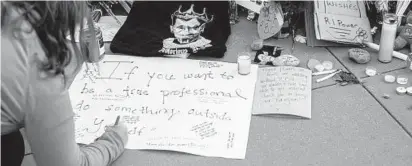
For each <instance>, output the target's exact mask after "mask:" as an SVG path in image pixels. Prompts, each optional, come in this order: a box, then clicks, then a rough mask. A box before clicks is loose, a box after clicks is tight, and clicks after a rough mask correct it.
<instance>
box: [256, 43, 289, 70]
mask: <svg viewBox="0 0 412 166" xmlns="http://www.w3.org/2000/svg"><path fill="white" fill-rule="evenodd" d="M282 50H283V48H282V47H279V46H269V45H263V47H262V49H260V50H258V51H257V52H256V55H255V58H254V60H253V62H255V63H258V64H260V65H273V63H272V61H273V60H274V59H275V58H276V57H279V56H280V55H281V53H282Z"/></svg>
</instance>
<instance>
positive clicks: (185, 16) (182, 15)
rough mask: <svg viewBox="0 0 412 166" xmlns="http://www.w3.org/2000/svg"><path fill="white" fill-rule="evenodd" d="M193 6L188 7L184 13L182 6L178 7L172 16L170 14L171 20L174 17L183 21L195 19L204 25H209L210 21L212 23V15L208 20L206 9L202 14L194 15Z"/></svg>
mask: <svg viewBox="0 0 412 166" xmlns="http://www.w3.org/2000/svg"><path fill="white" fill-rule="evenodd" d="M194 6H195V5H194V4H192V5H191V6H190V9H188V10H186V11H185V12H182V11H181V9H182V5H180V6H179V9H177V10H176V11H175V12H174V13H173V14H172V18H173V17H176V18H180V19H183V20H191V19H193V18H197V19H199V20H202V21H204V22H205V23H209V22H211V21H213V15H212V17H211V18H209V17H208V16H207V14H206V8H203V13H201V14H200V13H196V12H195V11H194V9H193V7H194Z"/></svg>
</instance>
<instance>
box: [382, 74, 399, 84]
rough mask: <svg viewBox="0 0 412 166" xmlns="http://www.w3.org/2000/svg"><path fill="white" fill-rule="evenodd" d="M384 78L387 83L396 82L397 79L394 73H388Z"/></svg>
mask: <svg viewBox="0 0 412 166" xmlns="http://www.w3.org/2000/svg"><path fill="white" fill-rule="evenodd" d="M384 80H385V82H387V83H394V82H395V81H396V78H395V76H393V75H389V74H387V75H385V77H384Z"/></svg>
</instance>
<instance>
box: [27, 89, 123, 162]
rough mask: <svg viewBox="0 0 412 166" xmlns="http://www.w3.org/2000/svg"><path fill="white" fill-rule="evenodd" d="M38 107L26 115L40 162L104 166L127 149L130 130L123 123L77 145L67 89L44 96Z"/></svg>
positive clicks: (30, 137)
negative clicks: (88, 142) (90, 140)
mask: <svg viewBox="0 0 412 166" xmlns="http://www.w3.org/2000/svg"><path fill="white" fill-rule="evenodd" d="M49 97H51V98H49ZM35 108H36V110H33V113H32V114H31V115H28V116H27V117H26V133H27V137H28V140H29V143H30V146H31V149H32V152H33V155H34V158H35V160H36V163H37V165H45V166H46V165H59V166H78V165H79V166H92V165H93V166H104V165H109V164H110V163H112V162H113V161H115V160H116V159H117V158H118V157H119V156H120V155H121V154H122V152H123V151H124V146H125V143H126V142H127V131H126V127H124V126H121V125H120V126H116V127H114V128H109V129H108V131H107V132H106V133H104V134H103V135H102V137H100V138H99V140H98V141H96V142H94V143H92V144H89V145H85V146H82V147H79V146H78V145H77V143H76V142H75V133H74V132H75V128H74V121H73V116H72V110H71V105H70V100H69V96H68V94H67V92H65V93H63V94H60V95H56V96H42V98H41V99H38V101H37V103H36V106H35ZM69 112H70V113H69ZM63 117H64V118H63Z"/></svg>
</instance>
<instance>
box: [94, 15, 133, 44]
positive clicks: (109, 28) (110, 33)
mask: <svg viewBox="0 0 412 166" xmlns="http://www.w3.org/2000/svg"><path fill="white" fill-rule="evenodd" d="M116 17H117V18H118V19H119V20H120V21H121V22H122V23H124V22H125V21H126V18H127V16H116ZM98 25H99V27H100V29H101V30H102V33H103V41H104V42H111V41H112V40H113V38H114V36H115V35H116V33H117V31H119V29H120V27H121V26H122V25H120V24H118V23H117V22H116V20H115V19H114V18H113V17H111V16H103V17H101V18H100V20H99V22H98Z"/></svg>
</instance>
